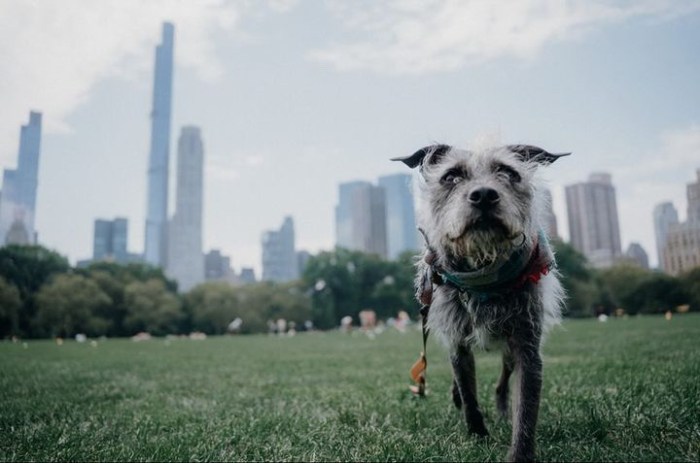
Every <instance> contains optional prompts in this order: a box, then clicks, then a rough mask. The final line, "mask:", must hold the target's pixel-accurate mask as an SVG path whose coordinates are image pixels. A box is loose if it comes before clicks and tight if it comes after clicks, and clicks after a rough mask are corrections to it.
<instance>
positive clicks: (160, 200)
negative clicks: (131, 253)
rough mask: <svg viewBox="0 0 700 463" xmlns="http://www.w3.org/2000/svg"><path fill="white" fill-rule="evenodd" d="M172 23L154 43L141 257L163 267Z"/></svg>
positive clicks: (166, 200) (171, 70) (165, 228)
mask: <svg viewBox="0 0 700 463" xmlns="http://www.w3.org/2000/svg"><path fill="white" fill-rule="evenodd" d="M174 40H175V27H174V26H173V25H172V24H170V23H164V24H163V33H162V41H161V43H160V45H158V46H157V47H156V56H155V72H154V77H153V109H152V110H151V145H150V154H149V159H148V203H147V211H146V239H145V250H144V259H145V260H146V262H148V263H149V264H152V265H157V266H160V267H163V268H165V267H166V261H167V251H168V245H167V225H168V175H169V163H170V119H171V105H172V86H173V49H174Z"/></svg>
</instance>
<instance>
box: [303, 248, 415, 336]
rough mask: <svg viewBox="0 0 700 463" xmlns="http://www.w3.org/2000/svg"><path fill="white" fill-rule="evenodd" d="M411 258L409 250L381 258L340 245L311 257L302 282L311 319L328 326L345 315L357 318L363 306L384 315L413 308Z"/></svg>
mask: <svg viewBox="0 0 700 463" xmlns="http://www.w3.org/2000/svg"><path fill="white" fill-rule="evenodd" d="M412 260H413V254H412V253H405V254H403V255H402V256H401V258H400V259H399V260H398V261H385V260H382V259H380V258H379V257H378V256H376V255H372V254H364V253H362V252H358V251H349V250H347V249H342V248H336V250H335V251H333V252H322V253H320V254H319V255H317V256H315V257H312V258H311V259H310V260H309V262H308V264H307V266H306V270H305V272H304V276H303V284H304V287H305V288H306V289H307V290H308V291H309V293H310V294H311V301H312V311H313V321H314V323H315V324H316V326H319V327H321V328H331V327H334V326H337V325H338V323H339V322H340V319H341V318H342V317H344V316H346V315H350V316H352V317H353V318H355V320H357V316H358V313H359V312H360V311H361V310H363V309H373V310H375V312H376V313H377V315H378V316H379V317H380V318H388V317H392V316H396V314H397V313H398V311H399V310H409V311H410V310H411V309H412V308H415V307H416V303H415V302H414V297H413V294H414V290H413V278H414V277H413V276H414V271H415V270H414V266H413V262H412Z"/></svg>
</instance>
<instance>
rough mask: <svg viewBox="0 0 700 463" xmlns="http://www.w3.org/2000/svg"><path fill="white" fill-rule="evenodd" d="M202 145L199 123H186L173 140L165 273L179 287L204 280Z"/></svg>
mask: <svg viewBox="0 0 700 463" xmlns="http://www.w3.org/2000/svg"><path fill="white" fill-rule="evenodd" d="M203 207H204V146H203V143H202V137H201V134H200V130H199V127H194V126H186V127H183V128H182V130H181V132H180V138H179V139H178V144H177V186H176V195H175V214H174V215H173V218H172V220H171V221H170V226H169V227H168V243H169V244H168V248H169V254H168V261H167V267H166V268H167V271H168V275H169V276H170V277H172V278H174V279H175V280H177V281H178V283H179V287H180V289H181V290H183V291H188V290H189V289H191V288H192V287H193V286H196V285H197V284H199V283H201V282H203V281H204V257H203V255H202V216H203Z"/></svg>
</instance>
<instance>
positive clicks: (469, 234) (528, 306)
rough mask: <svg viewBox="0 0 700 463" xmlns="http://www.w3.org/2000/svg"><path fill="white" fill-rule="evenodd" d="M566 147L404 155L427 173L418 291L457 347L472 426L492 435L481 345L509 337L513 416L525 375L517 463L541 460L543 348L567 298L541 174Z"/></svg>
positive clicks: (421, 198)
mask: <svg viewBox="0 0 700 463" xmlns="http://www.w3.org/2000/svg"><path fill="white" fill-rule="evenodd" d="M566 154H569V153H566ZM566 154H552V153H548V152H546V151H545V150H543V149H541V148H537V147H534V146H529V145H509V146H498V147H488V148H480V149H477V150H471V151H467V150H461V149H456V148H453V147H451V146H447V145H433V146H428V147H425V148H423V149H421V150H419V151H417V152H416V153H414V154H413V155H411V156H408V157H405V158H396V159H394V160H397V161H403V162H404V163H405V164H407V165H408V166H409V167H411V168H414V167H419V168H420V171H421V175H420V177H419V179H418V182H417V185H418V186H417V190H418V191H417V202H418V223H419V228H420V229H421V231H422V232H423V234H424V236H425V239H426V250H425V254H424V256H423V259H422V260H421V262H420V263H419V264H418V277H417V282H416V283H417V284H416V287H417V292H418V298H419V300H420V301H421V302H422V303H423V304H425V305H427V306H430V312H429V317H428V327H429V328H430V329H431V330H432V331H435V332H437V333H439V334H440V335H441V337H442V338H443V340H444V341H445V343H446V344H447V346H448V348H449V352H450V360H451V363H452V368H453V372H454V384H453V389H452V395H453V400H454V403H455V405H456V406H457V407H458V408H463V411H464V417H465V420H466V423H467V427H468V429H469V432H471V433H474V434H478V435H481V436H486V435H488V431H487V430H486V426H485V425H484V418H483V416H482V414H481V410H480V409H479V404H478V402H477V394H476V375H475V370H474V355H473V353H472V348H473V347H474V346H475V345H480V346H485V345H487V344H489V343H490V342H492V341H501V342H500V343H499V344H502V346H503V370H502V372H501V377H500V379H499V381H498V386H497V387H496V406H497V409H498V411H499V413H500V414H501V416H503V417H507V415H508V380H509V378H510V376H511V374H512V373H513V372H514V371H515V373H516V377H515V378H516V379H515V394H514V400H513V407H512V425H513V433H512V441H511V446H510V451H509V453H508V459H509V460H510V461H532V460H534V458H535V428H536V425H537V414H538V410H539V402H540V390H541V386H542V357H541V354H540V347H541V345H542V341H543V337H544V335H545V333H546V332H547V331H548V330H549V329H550V328H551V327H552V326H554V325H556V324H557V323H559V321H560V313H561V307H562V298H563V290H562V287H561V284H560V283H559V278H558V277H559V275H558V272H557V270H556V267H555V264H554V256H553V254H552V250H551V247H550V245H549V243H548V241H547V237H546V235H545V233H544V231H543V226H544V222H543V217H542V214H543V212H544V210H545V206H546V204H545V203H544V202H545V196H544V195H543V194H541V189H540V188H541V187H540V185H539V181H538V178H537V173H536V171H537V168H538V166H541V165H548V164H551V163H552V162H554V161H555V160H556V159H557V158H559V157H560V156H564V155H566Z"/></svg>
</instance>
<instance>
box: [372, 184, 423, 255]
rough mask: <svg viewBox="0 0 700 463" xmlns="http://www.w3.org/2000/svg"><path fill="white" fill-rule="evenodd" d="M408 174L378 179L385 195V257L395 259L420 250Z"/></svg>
mask: <svg viewBox="0 0 700 463" xmlns="http://www.w3.org/2000/svg"><path fill="white" fill-rule="evenodd" d="M412 178H413V177H412V176H411V175H410V174H395V175H386V176H383V177H379V180H378V184H379V186H380V187H382V188H384V193H385V195H386V247H387V257H388V258H389V259H397V258H398V257H399V255H401V253H402V252H404V251H417V250H418V249H420V242H419V240H418V230H417V224H416V212H415V205H414V203H413V194H412V193H411V180H412Z"/></svg>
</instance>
